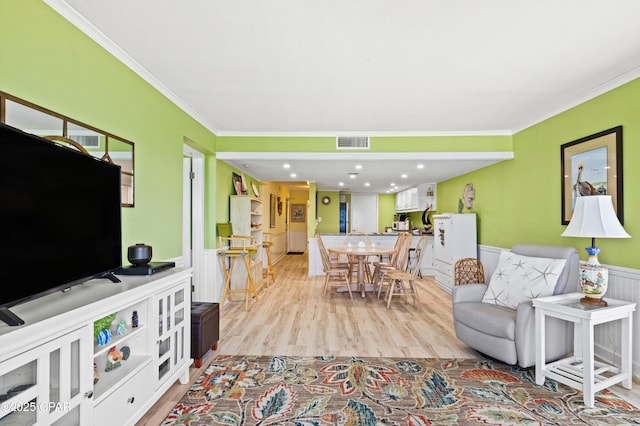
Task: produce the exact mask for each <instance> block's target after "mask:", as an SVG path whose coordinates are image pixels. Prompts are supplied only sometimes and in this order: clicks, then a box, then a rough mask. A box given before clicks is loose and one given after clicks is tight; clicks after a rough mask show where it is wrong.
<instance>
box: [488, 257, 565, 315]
mask: <svg viewBox="0 0 640 426" xmlns="http://www.w3.org/2000/svg"><path fill="white" fill-rule="evenodd" d="M565 263H566V260H565V259H551V258H545V257H533V256H522V255H519V254H515V253H512V252H510V251H507V250H502V251H501V252H500V259H499V260H498V265H497V266H496V269H495V271H494V272H493V274H492V275H491V279H490V280H489V285H488V287H487V291H486V292H485V294H484V296H483V298H482V301H483V302H484V303H493V304H496V305H499V306H506V307H509V308H512V309H516V308H517V307H518V305H519V304H520V303H522V302H526V301H528V300H531V299H535V298H536V297H543V296H551V295H552V294H553V291H554V290H555V287H556V284H557V282H558V278H559V277H560V274H561V273H562V270H563V269H564V265H565Z"/></svg>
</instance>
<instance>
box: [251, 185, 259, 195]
mask: <svg viewBox="0 0 640 426" xmlns="http://www.w3.org/2000/svg"><path fill="white" fill-rule="evenodd" d="M251 188H252V189H253V195H255V196H256V197H258V198H260V191H259V190H258V187H257V186H256V183H255V182H254V181H251Z"/></svg>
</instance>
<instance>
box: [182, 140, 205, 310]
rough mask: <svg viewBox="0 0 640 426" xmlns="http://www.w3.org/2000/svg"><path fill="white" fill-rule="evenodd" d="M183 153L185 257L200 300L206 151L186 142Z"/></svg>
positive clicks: (194, 298) (202, 264) (183, 236)
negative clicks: (202, 151) (190, 268)
mask: <svg viewBox="0 0 640 426" xmlns="http://www.w3.org/2000/svg"><path fill="white" fill-rule="evenodd" d="M183 154H184V158H183V167H182V169H183V170H182V257H183V259H184V266H186V267H192V268H193V277H192V281H191V284H192V289H193V291H192V293H193V300H196V301H197V300H199V296H200V288H201V286H202V285H204V283H202V279H203V277H204V154H203V153H201V152H200V151H198V150H196V149H194V148H192V147H191V146H189V145H186V144H184V145H183ZM191 172H193V175H192V174H191ZM191 176H193V178H192V177H191Z"/></svg>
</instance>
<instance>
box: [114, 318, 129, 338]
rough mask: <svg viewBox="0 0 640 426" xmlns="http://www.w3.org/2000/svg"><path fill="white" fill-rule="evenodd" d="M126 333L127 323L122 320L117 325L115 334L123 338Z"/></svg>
mask: <svg viewBox="0 0 640 426" xmlns="http://www.w3.org/2000/svg"><path fill="white" fill-rule="evenodd" d="M126 333H127V322H126V321H125V320H122V321H120V322H119V323H118V328H117V330H116V334H117V335H118V336H123V335H125V334H126Z"/></svg>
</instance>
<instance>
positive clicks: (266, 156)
mask: <svg viewBox="0 0 640 426" xmlns="http://www.w3.org/2000/svg"><path fill="white" fill-rule="evenodd" d="M216 158H217V159H218V160H327V161H331V160H367V161H371V160H512V159H513V158H514V155H513V152H511V151H497V152H479V151H476V152H232V151H218V152H217V153H216Z"/></svg>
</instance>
